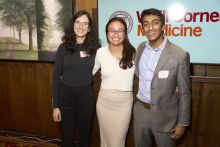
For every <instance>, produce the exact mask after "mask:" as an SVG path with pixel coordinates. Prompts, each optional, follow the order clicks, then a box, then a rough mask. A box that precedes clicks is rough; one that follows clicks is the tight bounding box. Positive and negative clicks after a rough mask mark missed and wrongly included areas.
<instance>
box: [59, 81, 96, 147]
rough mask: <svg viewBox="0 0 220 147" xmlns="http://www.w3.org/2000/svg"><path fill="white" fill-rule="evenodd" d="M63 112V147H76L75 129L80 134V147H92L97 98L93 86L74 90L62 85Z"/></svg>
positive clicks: (60, 102)
mask: <svg viewBox="0 0 220 147" xmlns="http://www.w3.org/2000/svg"><path fill="white" fill-rule="evenodd" d="M58 103H59V108H60V110H61V123H60V133H61V140H62V141H61V147H74V146H76V145H75V144H74V142H73V141H74V128H77V129H78V132H79V147H90V144H91V130H92V122H93V116H94V112H95V97H94V94H93V89H92V85H88V86H85V87H77V88H72V87H68V86H65V85H61V87H60V92H59V100H58Z"/></svg>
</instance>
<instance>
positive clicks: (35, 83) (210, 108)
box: [0, 60, 220, 147]
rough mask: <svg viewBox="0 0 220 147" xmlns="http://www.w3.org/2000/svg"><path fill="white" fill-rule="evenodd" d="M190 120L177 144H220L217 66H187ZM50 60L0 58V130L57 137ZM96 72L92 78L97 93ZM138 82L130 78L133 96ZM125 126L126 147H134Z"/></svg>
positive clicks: (198, 146)
mask: <svg viewBox="0 0 220 147" xmlns="http://www.w3.org/2000/svg"><path fill="white" fill-rule="evenodd" d="M191 67H192V68H191V72H192V77H191V87H192V107H191V112H192V119H191V126H190V127H189V128H188V129H187V133H186V135H185V136H184V137H183V138H182V139H181V140H179V141H178V146H180V147H206V146H208V145H211V146H212V147H217V146H220V141H218V138H220V125H219V124H220V117H219V116H218V114H219V113H220V65H205V64H193V65H192V66H191ZM52 71H53V63H40V62H22V61H5V60H1V61H0V75H1V76H0V105H1V106H0V130H10V131H19V132H24V133H31V134H37V135H43V136H48V137H59V131H58V130H59V125H58V124H57V123H54V122H53V121H52V109H51V78H52ZM100 81H101V80H100V75H96V76H95V77H94V91H95V95H96V96H97V94H98V91H99V86H100ZM137 84H138V81H137V79H135V81H134V93H135V94H134V95H136V93H137V87H138V86H137ZM132 126H133V122H132V120H131V126H130V128H129V132H128V136H127V140H126V144H127V145H126V147H134V139H133V132H132ZM92 133H93V135H92V146H93V147H99V143H100V139H99V126H98V122H97V118H96V117H95V119H94V125H93V132H92Z"/></svg>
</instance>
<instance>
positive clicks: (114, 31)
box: [108, 29, 125, 35]
mask: <svg viewBox="0 0 220 147" xmlns="http://www.w3.org/2000/svg"><path fill="white" fill-rule="evenodd" d="M108 32H109V33H110V34H111V35H115V34H116V33H117V34H118V35H122V34H123V33H124V32H125V30H124V29H118V30H115V29H108Z"/></svg>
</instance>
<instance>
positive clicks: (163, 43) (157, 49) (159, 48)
mask: <svg viewBox="0 0 220 147" xmlns="http://www.w3.org/2000/svg"><path fill="white" fill-rule="evenodd" d="M149 43H150V42H149V41H147V43H146V47H147V49H149V50H154V51H155V52H157V51H159V50H161V51H162V50H163V49H164V48H165V45H166V43H167V37H166V36H164V40H163V42H162V43H161V44H160V46H159V47H158V48H155V49H153V48H152V47H151V46H150V44H149Z"/></svg>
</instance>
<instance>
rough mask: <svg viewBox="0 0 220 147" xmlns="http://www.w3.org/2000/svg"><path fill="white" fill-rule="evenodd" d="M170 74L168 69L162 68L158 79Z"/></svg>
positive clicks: (165, 77)
mask: <svg viewBox="0 0 220 147" xmlns="http://www.w3.org/2000/svg"><path fill="white" fill-rule="evenodd" d="M168 76H169V71H168V70H160V71H159V73H158V79H167V78H168Z"/></svg>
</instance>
